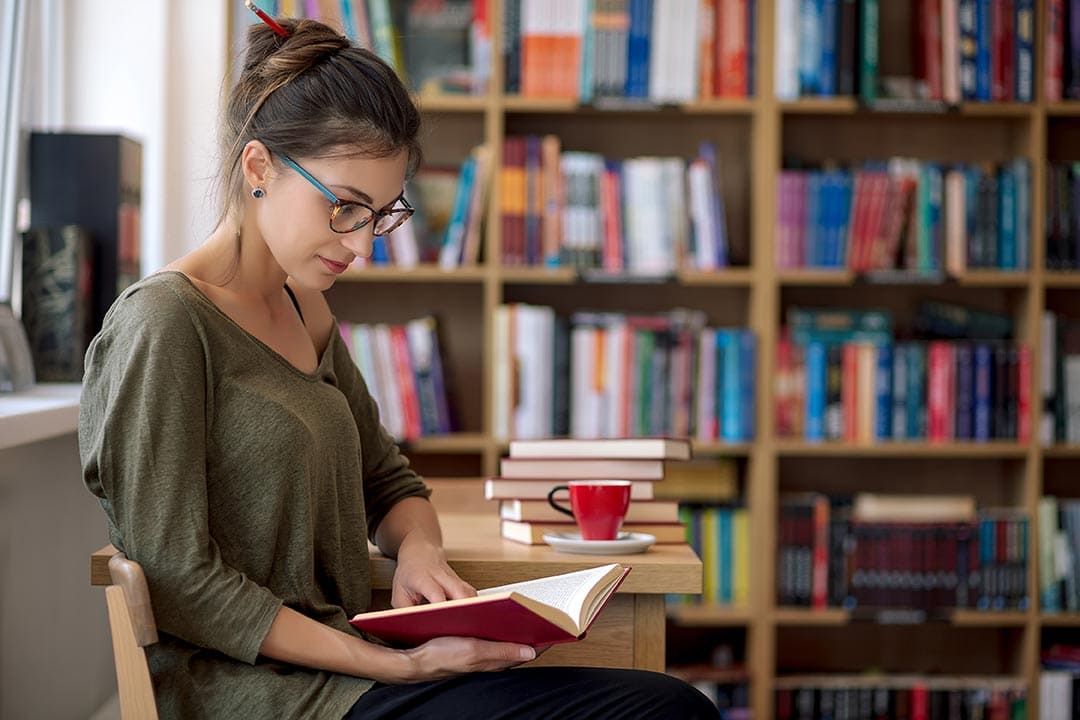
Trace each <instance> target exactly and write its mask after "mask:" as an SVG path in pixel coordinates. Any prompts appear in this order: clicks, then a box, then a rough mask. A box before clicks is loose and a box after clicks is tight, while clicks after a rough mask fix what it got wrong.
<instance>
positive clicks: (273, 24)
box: [244, 0, 289, 38]
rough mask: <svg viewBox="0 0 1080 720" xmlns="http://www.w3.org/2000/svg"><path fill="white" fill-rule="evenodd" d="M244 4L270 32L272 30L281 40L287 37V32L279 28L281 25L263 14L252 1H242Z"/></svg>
mask: <svg viewBox="0 0 1080 720" xmlns="http://www.w3.org/2000/svg"><path fill="white" fill-rule="evenodd" d="M244 4H245V5H247V8H248V10H250V11H251V12H253V13H255V15H257V16H258V18H259V19H260V20H262V21H263V22H264V23H266V24H267V25H269V26H270V29H271V30H273V31H274V32H276V33H277V34H278V35H280V36H281V37H283V38H287V37H289V31H288V30H286V29H285V28H283V27H281V25H280V24H278V22H277V20H274V18H272V17H270V16H269V15H267V14H266V13H264V12H263V11H262V8H260V7H259V6H258V5H256V4H255V3H254V2H253V0H244Z"/></svg>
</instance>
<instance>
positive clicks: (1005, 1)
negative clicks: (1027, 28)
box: [990, 0, 1012, 102]
mask: <svg viewBox="0 0 1080 720" xmlns="http://www.w3.org/2000/svg"><path fill="white" fill-rule="evenodd" d="M1007 6H1008V7H1007ZM1011 6H1012V0H997V1H996V2H992V3H990V7H991V8H992V10H991V16H990V28H991V29H990V33H991V34H990V72H991V75H990V88H991V92H990V98H991V99H992V100H993V101H994V102H1004V101H1006V100H1008V99H1009V95H1010V94H1011V92H1010V90H1011V88H1010V87H1009V85H1008V66H1009V65H1011V64H1012V56H1011V55H1010V54H1009V44H1010V43H1009V38H1010V37H1011V35H1012V13H1011Z"/></svg>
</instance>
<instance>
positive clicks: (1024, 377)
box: [1016, 344, 1031, 443]
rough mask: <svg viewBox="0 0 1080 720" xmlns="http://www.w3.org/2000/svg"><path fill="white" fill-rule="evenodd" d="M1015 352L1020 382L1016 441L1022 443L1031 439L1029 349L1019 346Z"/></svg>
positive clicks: (1023, 345) (1017, 400)
mask: <svg viewBox="0 0 1080 720" xmlns="http://www.w3.org/2000/svg"><path fill="white" fill-rule="evenodd" d="M1017 350H1018V352H1019V355H1020V362H1019V365H1020V368H1019V374H1020V377H1019V381H1020V382H1019V384H1018V387H1019V390H1018V393H1017V394H1018V397H1017V399H1016V404H1017V407H1016V435H1017V437H1016V439H1017V440H1019V441H1020V442H1022V443H1023V442H1027V441H1028V440H1030V439H1031V348H1030V347H1028V346H1027V345H1026V344H1021V345H1019V346H1018V348H1017Z"/></svg>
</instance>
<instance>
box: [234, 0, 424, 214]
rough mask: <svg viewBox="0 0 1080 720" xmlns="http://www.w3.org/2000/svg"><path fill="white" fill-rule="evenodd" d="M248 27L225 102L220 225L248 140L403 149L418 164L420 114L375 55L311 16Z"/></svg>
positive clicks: (306, 148) (375, 153)
mask: <svg viewBox="0 0 1080 720" xmlns="http://www.w3.org/2000/svg"><path fill="white" fill-rule="evenodd" d="M278 22H279V23H280V24H281V26H282V27H284V28H285V29H286V30H287V31H288V32H289V35H288V37H281V36H279V35H277V34H276V33H275V32H274V31H273V30H271V29H270V27H269V26H267V25H265V24H264V23H256V24H253V25H251V27H250V28H248V33H247V50H246V52H245V54H244V65H243V70H242V71H241V73H240V79H239V81H238V82H237V83H236V85H235V86H234V87H233V88H232V89H231V90H230V91H229V92H228V95H227V99H226V101H225V102H224V103H223V108H224V109H223V112H222V119H221V124H220V130H219V146H220V152H221V172H220V174H219V176H218V182H219V183H220V185H219V193H220V196H221V200H222V203H221V215H220V217H219V224H220V223H222V222H224V221H226V220H227V219H228V218H229V216H230V215H231V214H232V213H233V212H235V210H236V209H237V205H238V203H239V201H240V198H241V197H242V193H243V192H244V174H243V170H242V169H241V166H240V156H241V153H242V152H243V149H244V146H245V145H246V144H247V143H248V142H249V141H251V140H260V141H262V142H263V143H264V144H265V145H266V147H267V148H269V149H270V151H271V152H272V153H279V154H285V155H288V156H290V157H294V158H301V157H330V156H335V155H337V156H343V155H365V156H369V157H377V158H383V157H390V156H392V155H395V154H397V153H398V152H400V151H402V150H406V151H408V154H409V165H408V173H409V175H411V174H412V173H413V172H414V171H415V169H416V167H417V166H418V165H419V163H420V157H421V153H420V143H419V137H418V136H419V131H420V114H419V112H418V111H417V109H416V106H415V105H414V104H413V102H412V99H411V98H410V97H409V93H408V91H407V90H406V89H405V86H404V85H403V84H402V82H401V80H400V79H398V76H397V75H396V74H395V73H394V71H393V70H392V69H391V68H390V66H388V65H387V64H386V63H385V62H383V61H382V60H381V59H379V57H378V56H376V55H375V54H374V53H372V52H370V51H369V50H365V49H363V48H359V47H357V46H356V45H353V44H352V43H350V41H349V40H348V39H347V38H346V37H344V36H342V35H341V34H339V33H338V32H336V31H335V30H333V29H332V28H330V27H328V26H326V25H324V24H323V23H321V22H317V21H315V20H292V19H285V18H282V19H278Z"/></svg>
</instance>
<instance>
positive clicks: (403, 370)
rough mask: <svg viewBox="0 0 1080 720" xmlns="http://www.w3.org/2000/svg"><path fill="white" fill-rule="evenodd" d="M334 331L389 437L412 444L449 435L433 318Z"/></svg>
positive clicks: (450, 423)
mask: <svg viewBox="0 0 1080 720" xmlns="http://www.w3.org/2000/svg"><path fill="white" fill-rule="evenodd" d="M338 329H339V331H340V332H341V336H342V339H343V340H345V343H346V345H348V346H349V348H350V349H351V350H352V353H353V359H354V361H355V362H356V365H357V367H359V369H360V374H361V375H362V376H363V377H364V380H365V382H366V383H367V386H368V390H369V391H370V392H371V396H372V398H374V400H375V403H376V405H378V407H379V416H380V419H381V420H382V424H383V426H385V427H386V429H387V431H388V432H389V433H390V434H391V435H393V436H394V437H395V438H397V439H399V440H413V439H416V438H418V437H421V436H423V435H438V434H445V433H449V432H451V431H453V429H454V424H453V421H452V420H451V416H450V410H449V405H448V403H447V400H446V383H445V381H444V379H443V364H442V359H441V357H440V353H439V339H438V332H437V325H436V322H435V318H434V317H432V316H425V317H422V318H418V319H416V320H412V321H410V322H408V323H405V324H403V325H389V324H385V323H378V324H375V325H368V324H350V323H339V325H338Z"/></svg>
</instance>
